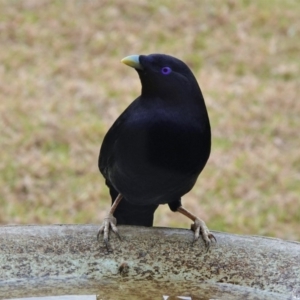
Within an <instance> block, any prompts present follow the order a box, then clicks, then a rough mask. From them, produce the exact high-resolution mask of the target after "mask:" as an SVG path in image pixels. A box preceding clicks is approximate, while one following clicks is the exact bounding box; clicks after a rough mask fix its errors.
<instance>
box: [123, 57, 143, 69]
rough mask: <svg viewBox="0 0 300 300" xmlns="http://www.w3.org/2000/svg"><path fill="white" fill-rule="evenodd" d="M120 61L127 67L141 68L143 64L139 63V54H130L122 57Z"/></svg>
mask: <svg viewBox="0 0 300 300" xmlns="http://www.w3.org/2000/svg"><path fill="white" fill-rule="evenodd" d="M121 62H122V63H123V64H125V65H127V66H129V67H132V68H135V69H139V70H143V66H142V65H141V64H140V56H139V55H130V56H126V57H124V58H123V59H122V60H121Z"/></svg>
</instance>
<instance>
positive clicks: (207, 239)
mask: <svg viewBox="0 0 300 300" xmlns="http://www.w3.org/2000/svg"><path fill="white" fill-rule="evenodd" d="M191 229H192V230H193V231H194V233H195V234H194V240H193V245H194V243H195V242H196V241H197V240H198V239H199V237H200V233H201V236H202V239H203V241H204V243H205V247H206V250H207V251H208V250H209V248H210V246H211V243H212V241H213V240H214V241H215V242H217V239H216V238H215V236H214V235H213V234H212V233H210V231H209V229H208V228H207V226H206V224H205V222H204V221H203V220H201V219H199V218H197V219H195V223H194V224H192V226H191Z"/></svg>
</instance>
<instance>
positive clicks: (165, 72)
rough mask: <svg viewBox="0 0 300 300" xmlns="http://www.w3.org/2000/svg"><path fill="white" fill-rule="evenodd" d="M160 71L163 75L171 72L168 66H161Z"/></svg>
mask: <svg viewBox="0 0 300 300" xmlns="http://www.w3.org/2000/svg"><path fill="white" fill-rule="evenodd" d="M160 71H161V73H162V74H163V75H169V74H170V73H171V72H172V69H171V68H169V67H163V68H162V69H161V70H160Z"/></svg>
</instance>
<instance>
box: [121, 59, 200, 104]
mask: <svg viewBox="0 0 300 300" xmlns="http://www.w3.org/2000/svg"><path fill="white" fill-rule="evenodd" d="M122 62H123V63H124V64H126V65H128V66H130V67H133V68H134V69H135V70H136V71H137V72H138V74H139V77H140V80H141V83H142V95H143V96H151V97H153V96H158V97H161V98H168V99H173V100H174V99H176V98H178V99H179V98H180V99H182V98H185V99H190V98H194V99H195V98H198V97H200V98H202V94H201V91H200V88H199V86H198V83H197V81H196V79H195V77H194V75H193V73H192V71H191V70H190V69H189V67H188V66H187V65H186V64H185V63H184V62H182V61H181V60H179V59H177V58H175V57H173V56H169V55H165V54H150V55H130V56H127V57H125V58H123V59H122ZM191 96H193V97H191Z"/></svg>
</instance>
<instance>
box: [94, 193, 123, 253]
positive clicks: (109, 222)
mask: <svg viewBox="0 0 300 300" xmlns="http://www.w3.org/2000/svg"><path fill="white" fill-rule="evenodd" d="M122 198H123V196H122V195H121V194H119V195H118V196H117V198H116V200H115V201H114V203H113V205H112V206H111V208H110V210H109V213H108V215H107V217H106V218H105V219H104V221H103V223H102V225H101V227H100V228H99V231H98V234H97V239H98V240H99V237H100V234H102V233H103V240H104V243H105V245H106V249H107V251H109V244H108V235H109V229H110V228H111V230H112V231H113V232H114V233H115V234H116V235H117V236H118V238H119V239H121V237H120V235H119V233H118V228H117V219H116V218H115V217H114V216H113V214H114V212H115V210H116V208H117V206H118V204H119V203H120V201H121V200H122Z"/></svg>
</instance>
